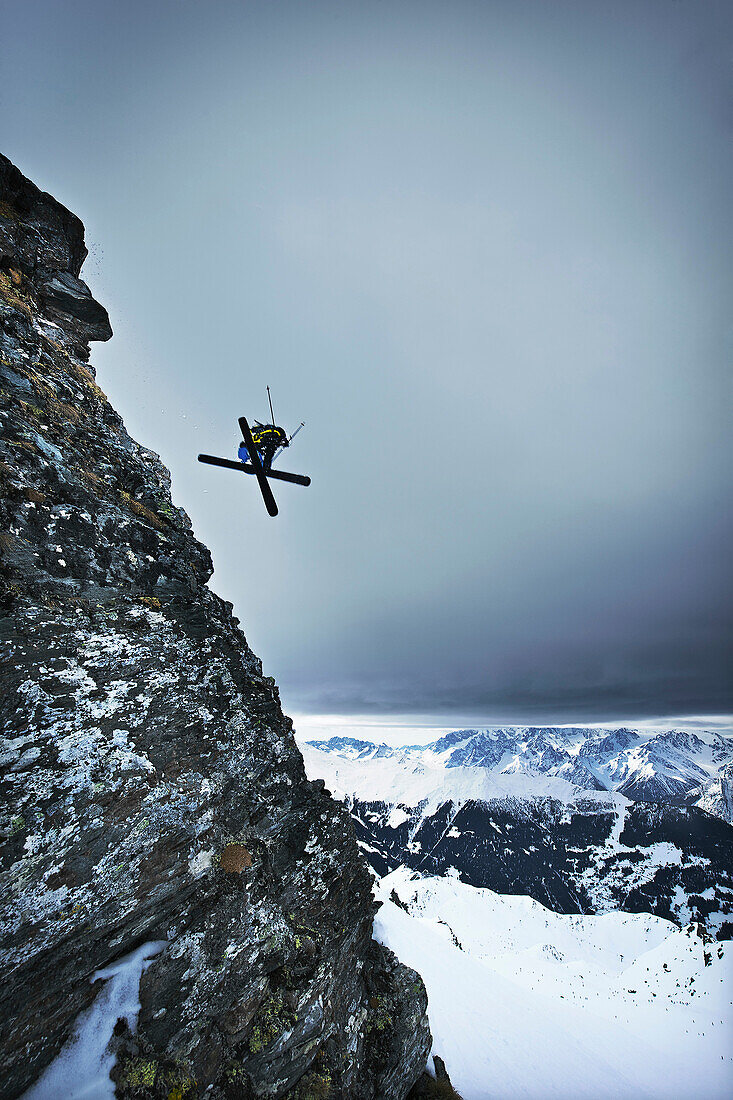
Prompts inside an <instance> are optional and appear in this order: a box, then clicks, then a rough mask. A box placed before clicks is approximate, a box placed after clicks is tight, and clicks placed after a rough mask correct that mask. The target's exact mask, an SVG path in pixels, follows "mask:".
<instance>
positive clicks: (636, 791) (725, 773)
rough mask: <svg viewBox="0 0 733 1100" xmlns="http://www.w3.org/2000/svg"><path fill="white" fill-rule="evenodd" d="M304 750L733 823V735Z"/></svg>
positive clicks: (595, 733)
mask: <svg viewBox="0 0 733 1100" xmlns="http://www.w3.org/2000/svg"><path fill="white" fill-rule="evenodd" d="M310 744H311V745H312V746H313V747H315V748H317V749H320V750H321V751H323V752H329V753H335V754H337V755H338V756H340V757H343V758H344V759H347V760H360V761H364V760H383V759H391V760H393V761H394V762H395V764H397V763H399V766H400V768H404V767H407V768H411V767H412V766H413V765H414V764H415V763H417V764H422V765H423V766H424V767H425V768H426V769H427V770H428V771H431V770H434V769H436V768H438V769H441V770H442V769H447V768H468V767H470V768H481V769H483V770H484V771H485V772H488V773H490V774H491V776H492V779H493V780H494V781H498V777H500V776H502V777H503V776H509V775H512V774H519V775H521V776H523V777H525V778H524V789H525V790H526V789H527V787H526V782H527V780H528V779H529V778H530V777H539V776H547V777H552V778H557V779H561V780H563V781H564V782H566V783H569V784H571V785H572V786H574V787H577V788H580V789H581V790H585V791H614V792H617V793H618V794H622V795H624V796H625V797H626V798H628V799H630V800H631V801H633V802H675V803H683V802H684V803H690V804H696V803H697V804H699V805H700V806H701V808H702V809H705V810H706V812H708V813H714V814H717V815H718V816H720V817H722V818H723V819H724V820H726V821H728V822H733V735H725V734H723V733H720V732H717V731H715V732H712V731H711V732H707V731H701V732H691V731H688V730H679V729H662V730H659V729H652V730H645V729H628V728H626V727H621V728H608V729H598V728H588V727H565V726H553V727H547V726H502V727H493V728H489V729H464V730H455V731H453V732H451V733H447V734H445V735H444V736H443V737H441V738H439V739H438V740H436V741H434V742H432V743H431V744H428V745H406V746H403V747H400V748H392V747H390V746H389V745H384V744H381V745H379V744H373V743H370V742H368V741H358V740H355V739H353V738H349V737H331V738H330V739H329V740H327V741H312V742H310ZM535 786H536V783H535ZM533 789H534V788H533ZM555 790H556V791H558V792H559V791H560V790H561V788H559V787H556V788H555Z"/></svg>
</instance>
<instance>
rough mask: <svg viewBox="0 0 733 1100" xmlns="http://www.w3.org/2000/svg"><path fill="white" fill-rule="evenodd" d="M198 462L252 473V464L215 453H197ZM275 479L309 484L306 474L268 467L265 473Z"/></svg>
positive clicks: (293, 483)
mask: <svg viewBox="0 0 733 1100" xmlns="http://www.w3.org/2000/svg"><path fill="white" fill-rule="evenodd" d="M198 459H199V462H206V463H208V465H209V466H224V467H225V468H226V469H227V470H239V472H240V473H242V474H254V473H256V470H255V468H254V466H250V464H249V463H248V462H238V461H235V460H234V459H232V458H217V457H216V456H215V455H199V456H198ZM266 476H267V477H269V478H274V479H275V481H288V482H290V483H291V484H292V485H310V483H311V479H310V478H309V477H308V476H307V475H306V474H289V473H287V472H286V471H285V470H272V469H270V470H269V471H268V473H267V475H266Z"/></svg>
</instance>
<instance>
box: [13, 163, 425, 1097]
mask: <svg viewBox="0 0 733 1100" xmlns="http://www.w3.org/2000/svg"><path fill="white" fill-rule="evenodd" d="M85 255H86V249H85V247H84V239H83V226H82V224H81V222H80V221H79V220H78V218H76V217H75V216H74V215H73V214H71V213H70V212H69V211H68V210H66V209H65V208H64V207H62V206H61V205H60V204H59V203H57V202H56V201H55V200H54V199H53V198H51V196H49V195H46V194H43V193H42V192H40V191H39V190H38V189H37V188H36V187H35V186H34V185H33V184H32V183H31V182H30V181H29V180H27V179H26V178H25V177H24V176H23V175H22V174H21V173H20V172H19V171H18V170H17V169H16V168H15V167H14V166H13V165H11V164H10V162H9V161H7V160H6V159H5V158H0V335H1V337H2V350H1V352H0V356H1V360H2V362H1V363H0V386H2V394H1V401H0V415H1V417H2V433H1V438H0V493H1V498H2V499H1V501H0V531H2V532H3V534H1V535H0V543H1V549H2V567H1V572H0V595H1V597H2V606H1V607H0V643H1V644H2V648H3V664H2V667H3V672H2V682H1V683H0V694H1V696H2V708H3V711H2V723H3V733H4V737H5V740H4V743H3V747H2V761H3V780H2V805H3V815H4V817H3V822H2V824H3V833H2V835H3V839H2V844H1V846H0V856H1V857H2V864H1V866H2V897H1V898H0V919H1V920H2V928H3V943H2V953H1V954H0V1028H1V1029H2V1031H1V1034H0V1057H1V1059H2V1069H1V1072H2V1082H3V1087H2V1095H3V1097H5V1098H7V1100H11V1098H13V1097H16V1096H18V1095H20V1094H21V1093H22V1092H23V1091H24V1090H25V1089H26V1088H27V1086H28V1085H29V1084H30V1083H31V1082H32V1081H33V1080H34V1079H35V1078H37V1076H38V1075H39V1073H40V1072H41V1070H42V1069H43V1068H44V1067H45V1066H46V1065H47V1063H48V1062H49V1061H50V1060H51V1059H52V1058H53V1056H54V1055H55V1054H56V1053H57V1051H58V1050H59V1049H60V1047H61V1045H62V1044H63V1043H64V1041H65V1040H66V1038H67V1037H68V1036H69V1033H70V1029H71V1027H72V1025H73V1022H74V1020H75V1018H76V1016H77V1014H78V1013H79V1012H80V1011H81V1010H82V1009H83V1008H85V1007H86V1006H87V1005H88V1004H89V1003H90V1001H91V999H92V998H93V995H94V990H93V989H92V986H91V984H90V976H91V975H92V974H93V973H94V971H95V970H97V969H98V968H100V967H103V966H106V965H107V964H109V963H110V962H112V961H113V960H114V959H116V958H118V957H119V956H121V955H124V954H125V953H127V952H129V951H131V950H132V949H134V948H135V947H137V946H138V945H139V944H141V943H143V942H145V941H147V940H160V939H166V940H167V941H168V947H167V949H166V950H165V951H164V952H163V954H161V955H159V956H158V957H157V958H156V959H155V960H154V962H153V963H152V965H151V966H150V968H149V969H148V970H147V971H146V973H145V974H144V977H143V979H142V983H141V1001H142V1008H141V1012H140V1017H139V1027H138V1033H137V1035H136V1037H135V1039H134V1040H133V1039H131V1037H130V1036H126V1035H124V1034H123V1035H121V1036H120V1038H119V1045H120V1051H119V1056H118V1063H117V1067H116V1077H117V1095H118V1096H120V1097H127V1096H130V1097H131V1096H135V1097H136V1098H140V1097H146V1096H147V1097H153V1096H155V1097H168V1098H170V1097H174V1096H181V1097H182V1096H185V1097H186V1098H188V1100H193V1097H195V1096H197V1095H202V1094H203V1093H204V1092H206V1095H207V1096H208V1097H211V1098H224V1097H227V1098H234V1097H238V1098H246V1097H272V1098H277V1097H282V1096H292V1097H300V1098H301V1100H304V1098H306V1097H310V1096H327V1095H328V1096H331V1097H348V1098H349V1100H376V1098H380V1100H391V1098H401V1097H404V1096H405V1095H406V1093H407V1092H408V1091H409V1089H410V1087H411V1086H412V1084H413V1083H414V1082H415V1081H416V1080H417V1078H418V1077H420V1075H421V1073H422V1072H423V1069H424V1067H425V1063H426V1060H427V1054H428V1050H429V1046H430V1035H429V1031H428V1025H427V1019H426V1015H425V1009H426V996H425V990H424V987H423V984H422V981H421V980H420V978H419V976H418V975H417V974H415V973H414V972H413V971H411V970H408V969H407V968H406V967H404V966H402V965H400V964H399V963H398V962H397V960H396V959H395V958H394V956H392V955H391V954H390V952H389V951H387V950H386V949H385V948H383V947H381V946H379V945H378V944H376V943H375V942H374V941H373V940H372V938H371V925H372V916H373V911H374V905H373V902H372V897H371V891H370V879H369V874H368V872H367V870H366V867H365V865H364V863H363V861H362V859H361V857H360V855H359V852H358V849H357V846H356V843H355V840H354V836H353V832H352V827H351V824H350V822H349V820H348V817H347V815H346V812H345V811H344V810H343V809H342V808H341V806H339V805H338V804H336V803H335V802H334V801H333V800H332V799H331V797H330V796H329V794H328V792H326V791H324V789H323V784H322V783H319V782H314V783H310V782H308V781H307V780H306V778H305V773H304V771H303V765H302V760H301V757H300V754H299V752H298V750H297V748H296V747H295V744H294V741H293V736H292V723H291V722H290V720H289V719H288V718H286V717H284V716H283V714H282V711H281V709H280V703H279V698H278V692H277V688H276V686H275V684H274V682H273V680H272V679H271V678H269V677H265V676H263V675H262V667H261V664H260V661H259V660H258V659H257V658H256V657H255V656H254V654H253V653H252V652H251V650H250V649H249V647H248V645H247V643H246V641H245V638H244V636H243V635H242V633H241V632H240V631H239V629H238V627H237V620H236V619H234V618H232V614H231V612H232V608H231V605H230V604H227V603H225V602H224V601H222V600H221V599H219V598H218V597H217V596H215V595H214V594H213V593H212V592H211V591H210V590H209V589H208V588H207V586H206V582H207V580H208V579H209V577H210V576H211V573H212V565H211V559H210V556H209V553H208V551H207V550H206V548H205V547H204V546H202V545H201V544H200V543H199V542H197V541H196V539H195V538H194V537H193V534H192V532H191V525H190V522H189V520H188V517H187V516H186V514H185V513H184V512H183V511H182V509H178V508H176V507H174V505H173V504H172V503H171V498H170V477H169V474H168V471H167V470H166V469H165V468H164V466H163V465H162V463H161V462H160V460H159V458H158V457H157V455H155V454H153V453H152V452H151V451H149V450H147V449H146V448H144V447H141V446H140V445H139V444H137V443H135V441H134V440H132V439H130V437H129V436H128V434H127V432H126V431H125V428H124V425H123V424H122V421H121V419H120V417H119V416H118V414H117V413H116V412H115V410H114V409H113V408H112V407H111V406H110V404H109V402H108V401H107V399H106V397H105V395H104V394H103V393H102V391H101V390H100V389H99V387H98V386H97V384H96V382H95V380H94V375H93V372H92V370H91V369H90V367H89V366H87V364H86V360H87V358H88V342H89V340H90V339H107V338H108V337H109V336H110V335H111V329H110V327H109V321H108V319H107V315H106V312H105V311H104V309H103V308H102V307H101V306H99V305H98V304H97V303H96V302H95V301H94V299H93V298H92V296H91V294H90V292H89V289H88V287H86V285H85V284H84V283H83V282H81V280H80V279H79V271H80V268H81V264H82V261H83V259H84V256H85Z"/></svg>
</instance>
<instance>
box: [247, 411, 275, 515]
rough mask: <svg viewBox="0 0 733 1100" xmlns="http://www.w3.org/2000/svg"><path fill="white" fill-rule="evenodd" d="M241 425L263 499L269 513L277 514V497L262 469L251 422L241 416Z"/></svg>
mask: <svg viewBox="0 0 733 1100" xmlns="http://www.w3.org/2000/svg"><path fill="white" fill-rule="evenodd" d="M239 427H240V428H241V429H242V439H243V440H244V443H245V446H246V447H247V450H248V452H249V457H250V460H251V462H252V465H253V467H254V471H255V477H256V478H257V482H258V484H259V486H260V492H261V493H262V499H263V500H264V502H265V508H266V509H267V512H268V515H270V516H276V515H277V504H276V503H275V498H274V496H273V495H272V489H271V488H270V483H269V482H268V480H267V474H266V473H265V471H264V470H263V469H262V463H261V462H260V456H259V454H258V452H257V448H256V447H255V445H254V440H253V439H252V432H251V431H250V430H249V424H248V423H247V419H246V417H244V416H240V417H239Z"/></svg>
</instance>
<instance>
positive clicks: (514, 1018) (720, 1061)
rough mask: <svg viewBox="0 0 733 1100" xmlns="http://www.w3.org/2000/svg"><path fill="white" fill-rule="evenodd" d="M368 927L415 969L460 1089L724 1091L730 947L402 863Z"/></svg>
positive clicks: (661, 924)
mask: <svg viewBox="0 0 733 1100" xmlns="http://www.w3.org/2000/svg"><path fill="white" fill-rule="evenodd" d="M376 894H377V897H378V899H379V900H380V901H382V902H383V905H382V908H381V909H380V910H379V913H378V914H377V917H376V919H375V924H374V928H375V934H376V936H377V938H378V939H380V940H381V941H382V942H383V943H385V944H386V945H387V946H388V947H390V948H392V950H393V951H395V952H396V954H397V955H398V957H399V958H400V960H401V961H403V962H405V963H407V964H408V965H410V966H414V967H415V968H417V969H418V970H419V972H420V973H421V974H422V976H423V978H424V980H425V984H426V986H427V990H428V1000H429V1004H428V1013H429V1016H430V1025H431V1029H432V1032H433V1036H434V1048H433V1049H434V1052H435V1053H437V1054H440V1055H441V1056H442V1057H443V1058H444V1059H445V1061H446V1063H447V1065H448V1066H449V1068H450V1072H451V1078H452V1081H453V1084H454V1085H455V1086H456V1088H457V1089H458V1090H459V1092H460V1093H461V1094H462V1096H463V1097H464V1100H507V1098H509V1097H519V1096H521V1097H523V1098H525V1100H591V1098H593V1100H602V1098H607V1100H641V1098H643V1100H669V1097H672V1096H685V1097H688V1098H690V1100H718V1098H720V1100H723V1098H724V1097H727V1096H729V1095H730V1094H731V1089H733V1057H732V1055H731V1048H730V1043H729V1036H730V1033H731V1027H732V1026H733V1014H732V1013H731V1004H730V995H729V990H730V987H731V982H732V981H733V966H732V965H731V964H732V962H733V958H732V957H731V954H730V951H729V950H728V945H721V944H715V943H709V942H707V941H706V939H705V937H704V936H701V935H700V933H699V930H698V929H697V928H696V927H695V926H691V927H689V928H687V929H685V930H679V929H677V928H676V927H675V926H674V925H673V924H671V923H670V922H668V921H666V920H662V919H661V918H659V917H652V916H648V915H646V914H628V913H607V914H604V915H602V916H595V917H593V916H582V917H581V916H575V917H572V916H560V915H558V914H556V913H552V912H550V911H549V910H548V909H546V908H544V907H543V906H542V905H539V904H538V903H537V902H536V901H533V900H532V899H530V898H527V897H521V896H514V897H506V896H501V895H499V894H495V893H493V892H492V891H491V890H482V889H475V888H473V887H471V886H468V885H466V884H465V883H462V882H459V881H458V880H457V879H456V878H437V879H436V878H423V877H421V876H419V875H415V874H411V873H410V872H409V871H407V870H406V869H405V868H400V869H398V870H396V871H394V872H393V873H392V874H390V875H388V876H387V877H386V878H384V879H382V881H381V882H380V883H379V884H378V885H377V887H376Z"/></svg>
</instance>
